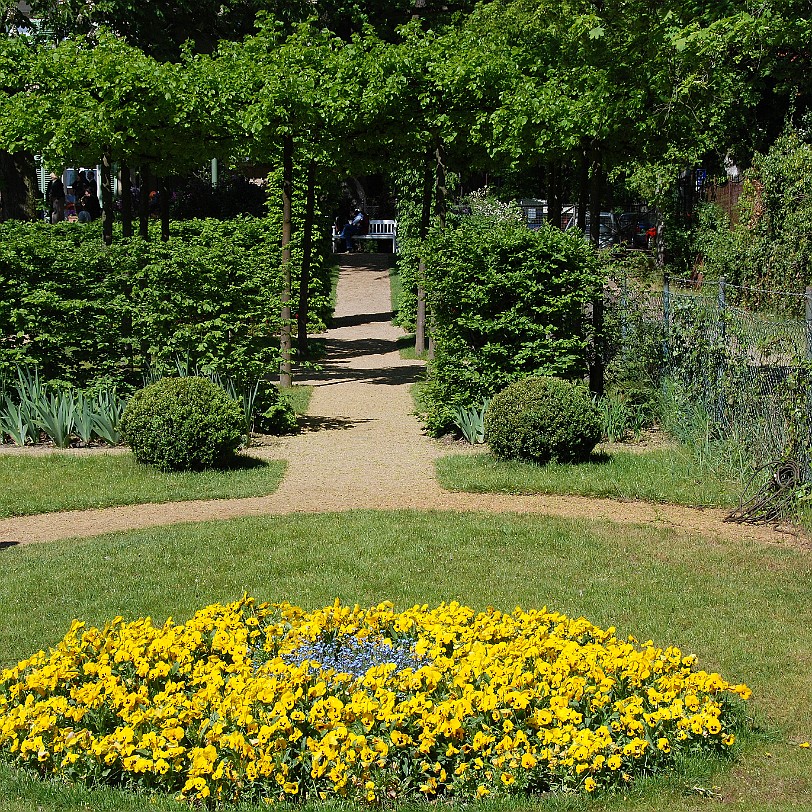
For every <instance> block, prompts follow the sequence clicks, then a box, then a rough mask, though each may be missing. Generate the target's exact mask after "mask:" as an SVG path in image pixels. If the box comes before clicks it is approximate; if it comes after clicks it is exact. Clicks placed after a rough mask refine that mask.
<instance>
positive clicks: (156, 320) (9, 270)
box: [0, 217, 330, 386]
mask: <svg viewBox="0 0 812 812" xmlns="http://www.w3.org/2000/svg"><path fill="white" fill-rule="evenodd" d="M99 228H100V226H99V224H98V223H90V224H87V225H77V224H71V223H65V224H60V225H58V226H50V225H48V224H45V223H3V224H0V288H2V290H3V296H2V297H0V376H2V375H3V374H5V375H6V377H11V376H13V375H14V374H15V368H16V367H17V366H29V367H37V368H38V370H39V374H40V377H41V378H42V379H43V380H46V381H51V380H54V379H61V380H64V381H68V382H70V383H74V384H77V385H80V386H84V385H85V384H86V383H87V382H89V381H93V380H96V379H98V378H100V377H102V376H108V377H109V378H110V379H111V380H113V381H114V382H119V383H127V384H130V385H133V384H138V383H140V382H141V381H142V376H143V374H144V373H145V372H146V371H147V370H150V369H158V370H164V371H166V370H169V369H174V366H175V361H174V359H175V358H176V357H181V358H189V359H190V361H191V363H192V364H193V365H195V366H197V367H199V368H200V369H204V370H206V371H207V372H216V373H218V374H221V375H227V376H231V377H233V378H237V379H241V380H250V379H252V378H258V377H262V376H264V375H265V374H266V372H267V370H268V369H269V368H273V367H275V366H276V365H277V363H278V358H279V350H278V338H277V334H278V331H279V326H280V322H279V314H280V304H279V297H280V290H281V279H280V274H279V270H278V269H279V232H278V230H277V229H276V228H275V227H274V226H273V224H272V223H271V222H270V221H269V220H267V219H256V218H248V217H244V218H243V217H241V218H236V219H234V220H228V221H224V222H220V221H216V220H189V221H185V222H181V223H175V224H173V227H172V238H171V239H170V240H169V241H168V242H165V243H164V242H160V241H159V240H157V239H155V238H154V239H153V240H152V241H151V242H144V241H142V240H131V241H128V242H120V241H117V242H115V243H114V244H113V246H111V247H110V248H105V247H104V246H102V245H101V239H100V236H99ZM153 237H155V235H153ZM310 290H311V293H312V298H311V311H310V312H311V314H312V317H311V326H312V328H313V329H319V328H321V327H322V326H323V324H324V320H325V319H326V318H327V316H328V315H329V311H330V298H329V296H330V280H329V271H328V270H327V269H326V268H324V267H323V266H317V267H316V268H315V269H314V272H313V278H312V282H311V286H310Z"/></svg>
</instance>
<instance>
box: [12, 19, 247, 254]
mask: <svg viewBox="0 0 812 812" xmlns="http://www.w3.org/2000/svg"><path fill="white" fill-rule="evenodd" d="M209 68H210V66H209V65H208V64H204V63H203V60H202V59H201V58H198V57H193V56H191V55H189V54H184V56H183V59H182V61H181V63H179V64H178V65H171V64H168V63H160V62H157V61H156V60H155V59H153V58H152V57H149V56H147V55H146V54H144V53H143V52H142V51H140V50H139V49H137V48H134V47H132V46H130V45H128V44H127V43H125V42H124V41H123V40H122V39H120V38H119V37H116V36H114V35H112V34H110V33H107V32H103V31H100V32H97V42H96V44H95V45H93V46H92V47H89V46H88V44H87V42H86V41H85V40H84V39H81V38H80V39H70V40H63V41H62V42H60V43H58V44H57V45H55V46H52V47H49V48H44V49H41V50H39V51H38V52H37V53H36V54H35V55H34V57H33V58H32V59H30V60H29V63H28V66H27V87H26V92H25V93H17V94H13V95H8V96H7V97H6V98H5V99H4V100H3V104H2V106H0V121H2V124H3V128H2V132H3V138H4V141H5V144H6V146H7V148H9V149H24V150H29V151H33V152H37V153H40V154H42V155H43V157H44V159H45V161H46V163H48V164H49V165H51V166H62V165H65V164H66V163H67V162H69V161H73V162H79V163H82V164H85V165H92V164H95V163H99V162H100V163H101V164H102V176H103V177H102V195H103V200H102V204H103V208H104V212H105V214H104V217H105V219H104V223H103V232H104V240H105V242H106V243H108V244H109V243H110V242H111V240H112V220H111V216H112V197H111V191H110V177H109V172H110V169H111V167H112V164H113V162H114V161H123V162H126V163H127V164H130V165H141V164H145V163H148V164H150V165H152V166H153V167H155V169H156V171H157V172H158V174H159V175H160V176H163V177H166V176H168V175H169V174H171V173H173V172H181V171H189V170H190V169H192V168H194V167H196V166H199V165H200V164H201V163H203V162H205V161H206V160H207V158H209V157H210V156H211V155H212V154H218V153H223V152H228V151H230V147H231V140H230V139H231V136H230V135H229V134H228V133H227V128H228V120H227V116H225V115H220V116H218V112H222V105H218V104H215V103H213V100H214V99H216V98H217V89H216V84H215V83H214V80H213V77H212V75H211V72H210V70H209ZM167 236H168V235H167Z"/></svg>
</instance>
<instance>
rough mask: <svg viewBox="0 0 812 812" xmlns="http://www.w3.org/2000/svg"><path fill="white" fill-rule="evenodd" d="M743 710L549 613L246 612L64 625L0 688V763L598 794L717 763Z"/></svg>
mask: <svg viewBox="0 0 812 812" xmlns="http://www.w3.org/2000/svg"><path fill="white" fill-rule="evenodd" d="M317 644H319V645H322V644H324V645H330V646H333V647H334V648H335V647H338V648H339V649H341V651H344V652H345V655H346V657H347V658H348V662H349V661H350V660H353V662H355V660H357V658H358V653H359V652H367V653H368V652H373V654H374V653H375V652H376V651H382V652H384V653H386V652H391V651H397V652H400V653H401V654H402V655H403V656H404V657H405V659H406V661H407V662H408V664H407V665H406V666H405V667H404V666H403V663H402V662H401V663H400V664H399V665H396V664H395V663H394V662H391V663H379V664H373V665H371V666H370V667H369V668H368V669H367V670H366V671H365V672H362V673H361V675H358V674H357V673H353V668H355V667H356V666H355V665H352V666H350V667H348V669H347V670H346V671H344V672H342V671H341V670H340V669H338V668H337V667H334V668H332V669H325V668H321V667H320V665H321V664H319V663H315V662H314V661H312V660H308V659H302V657H303V654H302V653H303V652H304V653H305V654H307V653H308V652H312V651H314V650H315V649H314V646H316V645H317ZM342 656H344V655H342ZM381 658H383V659H385V656H384V655H380V656H379V659H381ZM395 659H396V658H395ZM749 694H750V691H749V690H748V688H747V687H746V686H744V685H731V684H729V683H728V682H727V681H725V680H724V679H723V678H722V677H721V676H719V675H718V674H708V673H706V672H704V671H698V670H695V663H694V659H693V657H686V656H683V654H682V653H681V652H680V650H679V649H677V648H673V647H672V648H666V649H661V648H657V647H655V646H654V645H652V644H651V642H648V643H643V644H638V643H637V642H636V641H635V640H633V639H631V638H630V639H629V640H619V639H618V638H617V637H615V633H614V629H613V628H609V629H606V630H603V629H599V628H597V627H595V626H593V625H592V624H591V623H589V622H588V621H586V620H584V619H583V618H578V619H576V620H573V619H571V618H568V617H565V616H564V615H561V614H557V613H554V612H548V611H547V610H546V609H541V610H529V611H524V610H522V609H518V608H517V609H516V610H515V611H514V612H513V613H511V614H503V613H502V612H499V611H495V610H493V609H489V610H488V611H486V612H482V613H479V614H477V613H475V612H474V611H473V610H471V609H469V608H468V607H465V606H460V605H459V604H457V603H450V604H442V605H441V606H438V607H437V608H436V609H429V608H428V607H427V606H415V607H413V608H411V609H408V610H406V611H404V612H395V611H394V609H393V606H392V604H390V603H382V604H380V605H378V606H375V607H372V608H370V609H360V608H358V607H357V606H355V607H353V608H350V607H347V606H342V605H341V604H340V603H339V602H338V601H336V602H335V604H334V605H332V606H328V607H325V608H323V609H319V610H316V611H314V612H306V611H304V610H302V609H300V608H298V607H295V606H291V605H290V604H279V605H268V604H262V605H256V604H255V602H254V601H253V600H252V599H250V598H247V597H245V598H243V599H242V600H240V601H237V602H235V603H232V604H229V605H227V606H221V605H213V606H209V607H206V608H205V609H203V610H201V611H200V612H198V613H197V614H196V615H195V616H194V617H193V618H192V619H191V620H190V621H189V622H188V623H184V624H181V625H177V624H175V623H174V622H172V620H171V619H170V620H167V622H166V623H165V624H164V625H163V626H155V625H154V624H153V623H152V621H151V619H150V618H145V619H141V620H136V621H135V622H133V623H126V622H124V621H123V619H122V618H120V617H117V618H115V619H114V620H113V621H111V622H110V623H109V624H108V625H107V626H105V627H104V629H95V628H85V625H84V624H83V623H80V622H78V621H74V623H73V624H72V626H71V628H70V631H69V632H68V633H67V635H66V636H65V638H64V640H62V642H61V643H60V644H59V645H58V646H57V647H56V649H54V650H52V651H51V653H50V654H46V653H44V652H42V651H40V652H38V653H37V654H35V655H34V656H32V657H31V658H29V659H27V660H23V661H22V662H20V663H19V664H18V665H17V666H16V667H15V668H11V669H8V670H4V671H3V672H2V674H0V752H1V753H2V754H3V757H4V758H5V759H7V760H9V761H11V762H12V763H15V764H17V765H21V766H26V767H29V768H33V769H35V770H36V771H38V772H39V773H40V774H42V775H61V776H65V777H67V778H68V779H71V780H82V781H87V782H90V783H99V782H103V783H109V784H115V785H119V786H126V787H138V788H141V789H146V790H153V791H154V790H157V791H165V792H173V793H177V794H178V795H180V796H182V797H183V798H186V799H188V800H190V801H197V802H200V801H203V802H208V801H214V800H218V799H219V800H241V799H253V800H284V799H297V800H302V799H304V798H322V799H325V798H329V797H331V796H343V797H347V798H354V799H356V800H360V801H363V802H366V803H370V804H375V803H379V802H381V801H383V800H386V799H394V798H404V797H409V796H412V797H414V796H423V797H428V798H434V797H437V796H440V795H444V796H456V797H459V798H476V797H483V796H486V795H489V794H493V795H499V794H502V795H504V794H516V793H528V792H540V791H547V790H573V789H581V790H585V791H586V792H593V791H594V790H596V789H597V788H599V787H607V786H611V785H615V784H622V783H624V782H626V781H629V780H631V778H632V777H634V776H638V775H641V774H650V773H652V772H655V771H657V770H661V769H664V768H667V767H668V766H669V764H670V763H671V761H672V759H673V758H674V755H675V754H676V753H678V752H680V751H686V750H691V751H696V750H697V749H704V750H707V751H725V750H726V749H728V748H729V747H730V746H731V745H732V744H733V741H734V735H733V733H732V729H733V727H734V726H735V724H736V717H735V713H734V711H735V707H736V696H738V697H741V698H742V699H747V697H748V696H749Z"/></svg>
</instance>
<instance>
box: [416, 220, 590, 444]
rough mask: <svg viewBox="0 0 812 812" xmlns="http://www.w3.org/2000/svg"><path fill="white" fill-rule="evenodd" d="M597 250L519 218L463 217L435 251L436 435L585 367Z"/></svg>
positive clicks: (430, 270) (427, 393)
mask: <svg viewBox="0 0 812 812" xmlns="http://www.w3.org/2000/svg"><path fill="white" fill-rule="evenodd" d="M601 283H602V274H601V271H600V269H599V266H598V262H597V257H596V254H595V252H594V251H593V250H592V249H591V248H590V247H589V245H588V244H587V243H586V242H585V241H584V240H583V239H582V238H581V237H580V236H578V235H575V234H564V233H562V232H561V231H559V230H557V229H554V228H551V227H549V226H547V225H545V226H543V227H542V228H541V229H539V230H538V231H530V230H529V229H528V228H527V227H526V226H525V225H524V224H523V223H522V222H519V221H518V220H516V219H507V218H503V219H496V218H493V217H487V216H482V215H479V216H477V215H473V216H463V217H460V218H457V219H456V221H453V222H452V223H451V224H450V225H449V226H448V227H447V228H446V230H445V231H444V232H442V233H436V234H435V235H434V236H433V237H432V238H431V240H430V243H429V246H428V261H427V279H426V289H427V298H428V302H429V306H430V309H431V313H432V327H431V331H432V334H433V336H434V360H433V361H432V362H431V363H430V364H429V369H428V381H427V384H426V385H425V387H424V388H423V390H422V392H421V399H422V405H423V408H424V410H425V419H426V424H427V427H428V429H429V431H430V432H431V433H433V434H442V433H443V432H445V431H448V430H449V429H450V428H451V425H452V421H453V415H454V409H455V407H457V406H462V407H467V406H471V405H476V404H479V403H482V401H484V400H485V399H486V398H490V397H493V395H495V394H496V393H497V392H500V391H501V390H502V389H504V388H505V387H506V386H507V385H508V384H509V383H510V382H511V381H514V380H516V379H517V378H523V377H526V376H528V375H533V374H546V375H558V376H561V377H565V378H576V377H580V376H581V375H583V373H584V372H585V371H586V369H587V331H586V324H585V319H584V316H583V312H584V307H585V305H586V304H587V303H588V302H590V301H592V299H593V298H594V297H595V295H596V293H597V292H598V291H599V290H600V286H601Z"/></svg>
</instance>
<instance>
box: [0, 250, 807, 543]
mask: <svg viewBox="0 0 812 812" xmlns="http://www.w3.org/2000/svg"><path fill="white" fill-rule="evenodd" d="M388 277H389V274H388V268H387V266H386V264H385V263H384V262H382V261H380V260H378V261H376V258H375V257H374V256H372V255H365V256H349V257H347V258H346V259H345V261H344V263H343V265H342V269H341V276H340V279H339V285H338V302H337V307H336V314H335V319H334V324H333V327H332V329H330V330H329V331H327V333H326V334H325V336H324V338H325V340H326V343H327V355H326V357H327V360H326V361H325V362H324V364H323V368H322V370H321V371H320V372H318V373H317V374H313V375H312V377H311V379H310V380H301V381H300V383H308V384H312V385H313V386H314V394H313V398H312V400H311V404H310V410H309V412H310V414H309V416H308V418H307V420H306V428H305V431H304V432H303V433H301V434H300V435H297V436H295V437H289V438H282V439H279V440H278V441H275V442H274V443H273V444H271V445H269V446H264V447H260V448H258V449H253V450H252V453H253V454H255V455H257V456H263V457H267V458H273V459H284V460H286V461H287V470H286V472H285V476H284V479H283V481H282V484H281V486H280V488H279V490H278V491H277V492H276V493H274V494H271V495H269V496H261V497H250V498H243V499H227V500H225V499H217V500H207V501H192V502H172V503H166V504H151V505H132V506H126V507H116V508H105V509H98V510H83V511H65V512H61V513H50V514H40V515H36V516H24V517H19V518H13V519H5V520H2V521H0V546H5V545H8V544H13V543H27V542H35V541H55V540H58V539H68V538H76V537H85V536H94V535H99V534H102V533H108V532H112V531H118V530H131V529H138V528H146V527H156V526H161V525H168V524H175V523H183V522H196V521H208V520H216V519H230V518H236V517H239V516H264V515H273V514H286V513H295V512H309V513H313V512H327V511H341V510H351V509H372V510H389V509H403V508H406V509H415V510H439V511H445V510H452V511H484V512H516V513H539V514H548V515H556V516H562V517H568V518H574V519H582V520H586V521H612V522H619V523H623V524H642V525H654V526H659V527H671V528H674V529H677V530H681V531H684V532H689V533H696V534H702V535H705V536H708V537H710V538H717V539H726V540H737V539H745V538H748V539H758V540H761V541H767V542H775V541H782V542H783V543H787V542H788V541H789V538H788V537H787V536H786V535H785V534H779V533H777V532H776V531H774V530H771V529H768V528H750V527H747V528H742V527H739V526H737V525H730V524H724V523H723V521H722V519H723V518H724V515H725V512H724V511H719V510H696V509H692V508H686V507H679V506H674V505H654V504H648V503H642V502H617V501H614V500H610V499H591V498H585V497H577V496H513V495H506V494H466V493H449V492H446V491H443V490H442V489H441V488H440V487H439V485H438V484H437V482H436V480H435V477H434V460H435V459H436V458H437V457H438V456H441V455H444V454H447V453H449V448H448V446H445V445H443V444H441V443H438V442H436V441H433V440H431V439H429V438H428V437H425V436H424V435H423V434H422V433H421V430H420V425H419V423H418V421H417V419H416V418H415V417H414V416H413V415H411V414H410V412H411V410H412V408H413V406H412V400H411V396H410V394H409V386H410V385H411V384H412V383H413V382H414V381H415V380H417V379H418V378H419V377H420V375H421V372H422V366H423V364H422V362H421V361H415V360H404V359H402V358H401V357H400V354H399V352H398V348H397V339H398V338H399V337H400V336H402V335H403V332H402V331H401V330H400V329H399V328H396V327H394V326H393V325H392V324H391V312H390V310H391V306H390V299H389V278H388ZM454 451H455V453H456V452H457V451H458V449H457V448H455V449H454ZM793 543H795V544H797V543H805V542H799V540H797V539H796V540H794V542H793Z"/></svg>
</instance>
